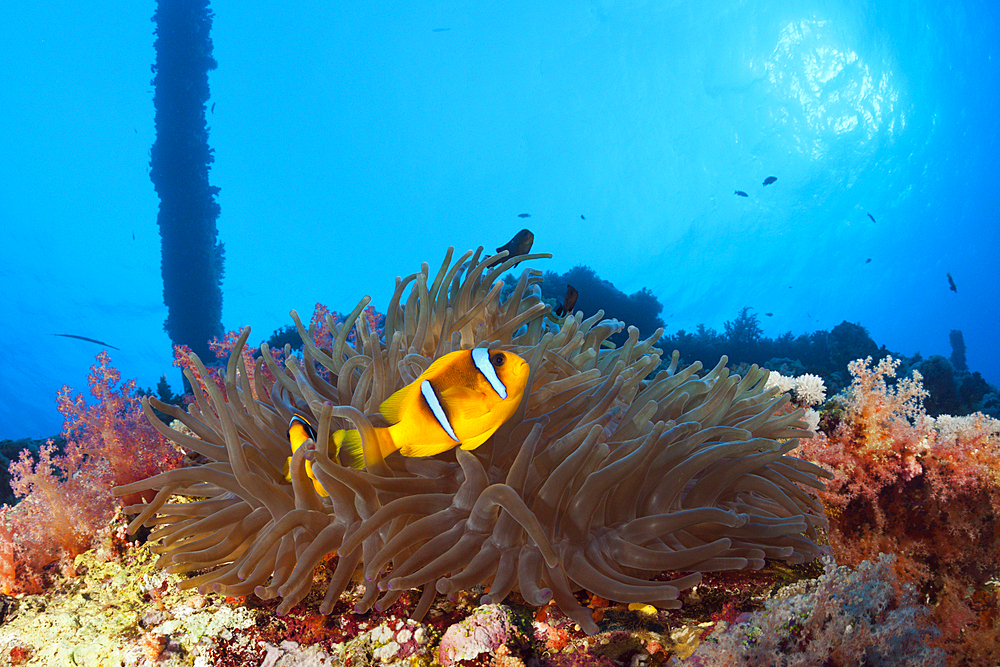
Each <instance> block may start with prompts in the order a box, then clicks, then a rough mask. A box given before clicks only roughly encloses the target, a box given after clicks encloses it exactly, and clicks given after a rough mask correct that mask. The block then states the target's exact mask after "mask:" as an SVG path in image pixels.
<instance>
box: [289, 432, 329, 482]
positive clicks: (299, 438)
mask: <svg viewBox="0 0 1000 667" xmlns="http://www.w3.org/2000/svg"><path fill="white" fill-rule="evenodd" d="M310 438H312V440H313V441H315V440H316V428H315V427H314V426H313V425H312V423H311V422H310V421H309V420H308V419H306V418H305V417H304V416H302V415H301V414H299V413H298V412H295V413H293V414H292V418H291V419H289V420H288V443H289V444H290V445H291V446H292V454H294V453H295V450H297V449H298V448H299V447H301V446H302V443H303V442H305V441H306V440H309V439H310ZM291 465H292V459H291V457H289V458H288V459H287V460H286V461H285V469H284V473H285V479H287V480H289V481H291V479H292V473H291V470H290V468H291ZM306 474H307V475H309V478H310V479H312V481H313V486H314V487H316V493H318V494H319V495H321V496H326V495H327V493H326V489H324V488H323V485H322V484H320V483H319V482H318V481H316V475H314V474H313V471H312V461H309V460H307V461H306Z"/></svg>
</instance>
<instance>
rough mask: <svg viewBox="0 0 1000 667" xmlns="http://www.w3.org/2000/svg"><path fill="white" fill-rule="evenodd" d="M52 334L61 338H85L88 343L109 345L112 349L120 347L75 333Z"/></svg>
mask: <svg viewBox="0 0 1000 667" xmlns="http://www.w3.org/2000/svg"><path fill="white" fill-rule="evenodd" d="M52 335H53V336H62V337H63V338H76V339H77V340H85V341H87V342H88V343H97V344H98V345H103V346H104V347H110V348H111V349H112V350H120V349H121V348H120V347H115V346H114V345H108V344H107V343H105V342H104V341H103V340H94V339H93V338H87V337H86V336H77V335H75V334H52Z"/></svg>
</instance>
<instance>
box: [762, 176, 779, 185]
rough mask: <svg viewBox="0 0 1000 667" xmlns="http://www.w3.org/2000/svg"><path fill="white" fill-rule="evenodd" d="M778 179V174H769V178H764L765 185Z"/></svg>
mask: <svg viewBox="0 0 1000 667" xmlns="http://www.w3.org/2000/svg"><path fill="white" fill-rule="evenodd" d="M776 180H778V177H777V176H768V177H767V178H765V179H764V185H770V184H771V183H774V182H775V181H776Z"/></svg>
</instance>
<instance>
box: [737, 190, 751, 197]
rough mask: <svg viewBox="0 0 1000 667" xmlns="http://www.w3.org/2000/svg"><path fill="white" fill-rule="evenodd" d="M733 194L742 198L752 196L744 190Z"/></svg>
mask: <svg viewBox="0 0 1000 667" xmlns="http://www.w3.org/2000/svg"><path fill="white" fill-rule="evenodd" d="M733 194H735V195H739V196H740V197H749V196H750V195H748V194H747V193H745V192H743V191H742V190H737V191H736V192H734V193H733Z"/></svg>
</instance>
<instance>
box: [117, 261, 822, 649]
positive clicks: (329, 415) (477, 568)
mask: <svg viewBox="0 0 1000 667" xmlns="http://www.w3.org/2000/svg"><path fill="white" fill-rule="evenodd" d="M481 252H482V248H480V249H479V250H478V251H476V252H475V253H474V254H473V253H472V252H471V251H470V252H468V253H466V254H464V255H463V256H462V257H460V258H459V259H458V260H457V261H455V262H454V263H452V254H453V249H449V250H448V253H447V255H446V256H445V260H444V262H443V263H442V265H441V268H440V269H439V270H438V272H437V274H436V275H435V276H434V277H433V279H432V278H431V274H430V273H429V270H428V266H427V264H424V265H423V267H422V270H421V271H420V272H419V273H415V274H413V275H411V276H408V277H407V278H403V279H397V281H396V290H395V294H394V296H393V298H392V301H391V303H390V304H389V308H388V310H387V312H386V322H385V331H384V335H380V333H379V332H377V331H371V330H369V329H368V327H367V325H366V324H365V322H364V321H363V319H359V317H358V316H359V314H360V313H361V311H362V309H363V308H364V307H365V306H366V305H367V304H368V301H369V299H368V298H367V297H366V298H365V299H362V301H361V303H360V304H359V305H358V306H357V308H355V310H354V311H353V313H352V314H351V315H350V316H349V317H348V318H346V320H345V321H344V324H343V325H342V326H337V325H336V323H335V322H333V321H332V320H328V321H327V325H328V326H329V327H330V328H331V331H334V332H335V341H334V343H333V345H332V348H331V349H320V348H319V347H317V346H316V344H315V343H314V342H313V336H312V335H311V332H307V331H306V330H305V329H304V327H303V326H302V323H301V321H300V319H299V318H298V316H297V315H296V313H295V312H294V311H293V312H292V318H293V320H294V321H295V324H296V326H297V328H298V331H299V334H300V336H301V337H302V339H303V341H304V348H303V352H302V357H301V358H298V357H296V356H292V355H291V354H290V350H288V349H287V348H286V355H285V358H286V361H285V363H284V365H283V367H281V366H279V365H278V364H277V363H276V362H275V361H274V357H273V356H272V355H271V354H270V351H269V350H268V348H267V346H266V345H265V346H263V347H262V350H261V355H260V356H259V357H258V358H257V359H256V362H255V366H256V368H255V369H254V370H255V371H256V372H254V373H252V377H253V378H254V384H255V387H254V388H253V389H255V391H256V395H257V397H258V399H257V400H255V399H254V398H253V396H254V391H252V388H251V386H250V380H249V379H248V378H249V377H251V374H250V373H248V372H247V370H248V369H247V368H246V366H245V365H244V361H243V355H241V354H239V350H240V349H241V348H242V346H243V345H244V343H245V341H246V339H247V336H248V335H249V329H247V330H244V332H243V335H242V336H241V338H240V340H239V342H238V344H237V347H236V349H235V351H234V353H233V354H232V355H231V356H230V358H229V365H228V369H227V373H226V381H225V387H224V389H222V388H219V387H217V386H215V385H214V384H213V383H207V385H206V386H207V392H208V393H207V395H205V394H201V395H199V396H198V397H197V402H195V403H192V404H191V406H190V408H189V409H188V411H187V412H184V411H183V410H180V409H179V408H174V407H171V406H167V405H164V404H162V403H160V402H158V401H157V400H156V399H154V398H150V399H149V401H148V403H146V404H145V406H144V407H145V409H146V413H147V415H148V416H149V418H150V420H151V421H152V422H153V423H154V424H155V425H156V426H157V428H158V429H159V430H160V432H161V433H163V434H164V435H166V436H167V437H169V438H170V439H172V440H173V441H174V442H176V443H177V444H179V445H182V446H184V447H187V448H189V449H191V450H193V451H195V452H197V453H199V454H201V455H202V456H204V457H205V458H206V459H207V462H205V463H204V464H202V465H195V466H191V467H186V468H181V469H178V470H172V471H169V472H166V473H163V474H160V475H156V476H154V477H151V478H149V479H146V480H144V481H141V482H137V483H135V484H129V485H126V486H123V487H119V488H118V489H117V491H116V492H117V493H118V494H119V495H122V494H126V493H134V492H136V491H142V490H148V489H157V494H156V497H155V499H154V500H153V501H152V502H150V503H148V504H143V505H135V506H132V507H130V508H128V509H129V510H130V511H131V512H137V513H138V516H137V517H136V518H135V519H134V520H133V522H132V524H131V526H130V529H131V530H133V531H134V530H136V529H138V527H139V526H140V525H141V524H147V525H150V526H155V529H154V530H153V531H152V534H151V536H150V537H151V539H153V540H157V541H158V542H159V543H158V544H156V545H154V546H153V547H152V548H153V550H154V551H155V552H157V553H159V554H160V557H159V564H160V565H161V566H163V567H165V568H166V569H167V570H169V571H171V572H195V571H201V573H200V574H196V575H194V576H192V577H191V578H189V579H187V580H185V581H184V582H183V584H182V586H183V587H185V588H193V587H197V588H198V589H199V590H200V591H203V592H204V591H210V590H214V591H217V592H219V593H223V594H226V595H248V594H250V593H256V595H258V596H259V597H261V598H265V599H267V598H274V597H278V596H281V597H282V598H283V600H282V601H281V603H280V604H279V605H278V608H277V612H278V613H279V614H282V613H286V612H288V611H289V610H290V609H291V608H292V607H293V606H294V605H295V604H297V603H298V602H300V601H301V600H302V599H303V598H304V597H305V596H306V594H307V593H308V592H309V590H310V588H311V587H312V585H313V576H312V575H313V569H314V568H315V567H316V565H317V564H319V563H320V562H322V561H323V559H324V558H325V557H326V556H327V555H328V554H330V553H334V552H335V553H336V554H337V555H338V557H339V559H338V561H337V565H336V569H335V571H334V572H333V574H332V577H331V580H330V582H329V585H328V589H327V592H326V597H325V599H324V600H323V602H322V603H321V605H320V611H322V612H323V613H329V612H330V611H331V609H332V608H333V606H334V604H335V603H336V601H337V600H338V598H339V596H340V595H341V593H342V592H343V591H344V590H345V588H346V586H347V585H348V584H349V583H350V581H351V579H352V577H353V576H354V575H355V572H356V570H358V569H359V567H360V572H361V574H362V576H363V578H364V579H363V580H364V584H365V594H364V595H363V597H362V599H361V600H360V601H359V602H358V603H357V604H356V606H355V608H356V611H358V612H365V611H367V610H369V609H371V608H372V606H375V607H376V608H377V609H385V608H386V607H387V606H389V605H390V604H392V603H393V602H394V601H396V600H397V599H398V598H399V597H400V595H401V594H402V593H403V592H404V591H406V590H409V589H413V588H419V587H422V588H423V590H422V593H421V596H420V599H419V602H418V603H417V605H416V607H415V609H414V611H413V617H414V618H415V619H419V618H421V617H422V616H423V615H424V614H425V613H426V612H427V610H428V609H429V608H430V606H431V603H432V602H433V600H434V597H435V595H436V594H437V593H442V594H447V595H453V594H455V593H457V592H458V591H461V590H466V589H469V588H472V587H473V586H476V585H487V586H489V592H488V593H487V594H486V595H484V596H483V599H482V601H483V603H491V602H492V603H496V602H502V601H503V600H504V598H506V596H507V595H508V594H509V593H511V592H512V591H517V592H518V593H520V595H521V596H522V597H523V598H524V599H525V600H526V601H527V602H529V603H530V604H533V605H543V604H546V603H547V602H549V601H550V600H554V602H555V603H556V604H557V605H558V606H559V607H560V608H561V609H562V611H563V612H564V613H566V614H567V615H569V616H570V617H571V618H573V619H574V620H575V621H576V622H577V623H579V624H580V626H581V627H582V628H583V629H584V630H585V631H586V632H588V633H590V634H593V633H595V632H597V625H596V624H595V623H594V621H593V619H592V617H591V613H590V610H588V609H586V608H585V607H583V606H581V605H580V604H579V603H578V602H577V600H576V597H575V595H574V593H575V592H576V591H578V590H580V589H586V590H588V591H591V592H593V593H595V594H596V595H599V596H601V597H604V598H608V599H611V600H617V601H620V602H625V603H631V602H643V603H649V604H652V605H655V606H657V607H660V608H677V607H679V606H680V602H679V600H678V595H679V592H680V591H681V590H682V589H685V588H688V587H690V586H693V585H695V584H697V583H698V582H699V581H700V578H701V574H700V573H701V572H706V571H715V570H733V569H744V568H760V567H762V566H763V564H764V559H765V558H778V559H784V560H785V561H788V562H790V563H798V562H803V561H805V560H809V559H812V558H815V557H816V556H817V555H819V554H820V553H821V549H820V547H818V546H817V544H816V542H815V540H816V537H817V528H819V527H822V526H825V525H826V520H825V517H824V514H823V509H822V506H821V504H820V503H819V502H818V501H817V500H816V498H815V497H814V496H813V495H812V494H810V493H807V492H806V491H805V490H804V488H803V487H813V488H822V487H823V484H822V483H821V482H820V481H819V480H818V479H817V478H818V477H820V476H826V473H825V472H824V471H823V470H822V469H820V468H818V467H817V466H815V465H813V464H811V463H809V462H807V461H804V460H802V459H799V458H797V457H794V456H789V455H787V454H788V453H789V452H790V451H791V450H793V449H794V448H795V447H796V446H797V444H798V441H797V439H796V438H797V437H800V436H803V437H808V435H809V433H808V431H806V430H805V428H804V426H805V425H804V424H803V423H802V422H801V421H800V417H801V415H802V410H795V411H793V412H787V411H785V410H782V408H783V406H784V404H785V403H786V402H787V401H788V400H789V397H788V396H787V395H786V394H779V393H778V392H776V391H774V390H767V389H765V382H766V378H767V371H764V370H761V369H758V368H757V367H756V366H754V367H752V368H751V369H750V371H749V372H748V373H747V374H746V376H745V377H740V376H738V375H732V374H730V372H729V371H728V369H726V368H725V362H726V359H725V358H723V359H722V360H721V361H720V362H719V364H718V366H716V367H715V368H714V369H712V370H710V371H708V372H707V373H705V374H703V375H701V376H699V375H698V372H699V371H700V370H701V364H700V363H697V362H696V363H695V364H693V365H691V366H689V367H687V368H685V369H682V370H678V368H677V360H678V354H677V353H676V352H675V353H674V356H673V360H672V363H671V364H670V366H669V368H668V369H667V370H664V371H660V372H659V373H657V374H656V376H655V377H652V378H648V377H647V376H649V374H650V373H651V372H652V371H653V370H655V369H656V368H657V367H658V366H659V362H660V355H661V351H660V350H658V349H656V348H655V347H653V345H654V343H655V341H656V340H657V339H658V338H659V336H660V335H661V334H662V331H657V332H655V333H654V334H653V335H652V336H651V337H650V338H648V339H646V340H642V341H640V340H639V332H638V331H637V330H636V329H635V328H634V327H629V328H628V336H629V337H628V340H627V341H626V342H625V344H624V345H623V346H622V347H620V348H613V347H609V346H608V344H606V343H605V341H606V339H607V338H608V337H609V336H610V335H612V334H614V333H616V332H618V331H621V330H622V329H623V328H624V325H623V324H622V323H620V322H617V321H613V320H603V321H602V319H601V318H602V316H603V314H602V313H601V312H598V313H597V314H596V315H594V316H592V317H589V318H586V319H584V318H583V316H582V314H581V313H576V314H570V315H568V316H566V317H565V318H564V319H560V320H558V321H557V322H555V323H554V320H553V318H552V316H551V314H550V308H549V306H547V305H545V304H544V303H542V302H540V300H539V299H538V298H537V297H536V296H532V295H531V290H530V287H531V286H532V285H533V284H535V283H537V282H538V281H539V280H540V272H538V271H535V270H530V269H525V270H524V271H523V272H522V273H521V276H520V279H519V280H518V282H517V285H516V287H515V288H514V290H513V292H512V294H511V295H510V296H509V297H508V298H506V299H505V300H503V301H501V298H500V290H501V288H502V283H501V282H499V281H498V277H499V276H501V275H503V272H504V271H507V270H509V269H510V268H512V267H513V266H515V265H517V264H518V263H520V262H522V261H525V260H529V259H537V258H540V257H549V255H522V256H518V257H512V258H506V257H505V253H500V254H498V255H493V256H491V257H487V258H485V259H481V258H480V255H481ZM407 288H409V293H408V294H407V293H406V292H407ZM352 327H356V329H357V337H356V343H355V344H354V345H353V346H352V345H349V344H347V342H346V339H347V335H348V332H349V330H350V329H351V328H352ZM477 346H489V347H490V348H491V349H503V350H509V351H512V352H514V353H516V354H518V355H520V356H521V357H523V358H524V359H526V360H528V362H529V364H530V369H531V375H530V379H529V384H528V390H526V391H525V393H524V397H523V399H522V401H521V404H520V406H519V408H518V410H517V412H516V413H515V414H514V416H513V417H512V418H511V419H510V420H509V421H507V422H506V423H505V424H504V425H503V426H502V427H501V428H500V429H499V430H498V431H497V432H496V433H495V434H494V435H493V436H492V437H491V438H490V439H489V440H488V441H487V442H486V443H485V444H483V445H481V446H480V447H478V448H477V449H475V450H474V451H463V450H461V449H457V448H456V449H452V450H449V451H446V452H444V453H442V454H439V455H437V456H435V457H430V458H408V457H403V456H401V455H400V454H399V453H393V454H391V455H389V456H387V457H385V458H383V457H382V455H381V454H380V453H379V448H378V446H377V444H375V438H374V434H373V433H372V431H371V429H372V428H373V427H375V426H379V425H384V423H385V422H384V421H383V420H382V418H381V416H380V415H379V414H378V406H379V404H380V403H381V402H382V401H383V400H384V399H386V398H387V397H389V396H390V395H391V394H392V393H393V392H394V391H396V390H397V389H399V388H400V387H402V386H404V385H406V384H408V383H409V382H412V381H413V380H414V379H415V378H416V377H417V376H418V375H419V374H420V373H421V372H422V371H423V370H424V369H426V368H427V367H428V366H429V365H430V363H431V362H432V361H433V360H434V359H436V358H438V357H440V356H442V355H444V354H447V353H449V352H451V351H453V350H458V349H469V348H473V347H477ZM192 361H193V363H194V364H195V366H196V367H197V368H198V369H200V371H201V372H202V374H203V375H205V370H204V367H203V366H202V364H201V362H200V361H199V360H198V359H197V358H196V357H195V358H193V359H192ZM265 364H266V365H267V367H268V368H269V369H270V371H271V373H272V374H273V376H274V377H276V380H275V381H274V382H273V383H267V382H265V380H264V378H265V373H264V372H262V371H263V367H264V365H265ZM320 367H322V368H325V369H327V371H328V372H329V377H330V378H331V379H330V381H326V380H324V379H323V377H322V376H323V375H324V374H325V373H323V372H321V370H320ZM268 385H269V386H268ZM192 386H196V385H195V383H194V382H192ZM153 407H156V408H157V409H159V410H162V411H163V412H165V413H167V414H168V415H170V416H172V417H175V418H177V419H179V420H180V421H181V422H183V423H184V424H185V425H186V426H187V427H188V428H190V430H191V431H192V432H193V433H194V434H195V436H190V435H185V434H183V433H181V432H179V431H175V430H172V429H170V428H169V427H167V426H166V425H164V424H162V423H161V422H160V421H159V420H158V419H157V418H156V417H155V415H154V413H153V411H152V408H153ZM293 411H299V412H302V413H303V414H306V415H309V416H311V417H312V419H314V420H315V421H314V423H315V424H317V430H318V437H317V442H319V443H327V442H329V437H330V434H331V433H332V432H333V431H334V430H335V429H338V428H356V429H358V430H359V431H360V433H361V437H362V441H363V444H364V454H365V463H366V466H365V469H362V470H357V469H352V468H350V467H346V466H344V465H342V464H341V462H340V461H338V460H336V459H337V457H336V455H332V458H331V452H330V451H328V447H326V446H320V447H316V446H315V444H314V443H311V442H308V441H307V444H306V445H305V446H303V447H300V448H299V449H298V450H297V451H296V452H295V455H294V456H292V457H291V466H290V470H291V481H290V482H289V481H287V480H286V479H285V477H284V475H283V474H282V467H283V466H284V464H285V461H286V460H287V458H288V457H289V456H290V455H291V451H290V447H289V444H288V442H287V440H286V437H285V430H286V425H287V423H288V420H289V418H290V416H291V414H292V412H293ZM779 439H780V442H779ZM307 458H308V459H309V460H311V461H312V470H313V471H314V473H315V475H316V477H317V479H318V481H319V482H320V483H321V484H322V486H323V488H324V489H325V490H326V491H327V493H328V496H327V497H323V496H321V495H319V494H318V493H317V492H316V490H315V488H314V485H313V483H312V480H311V479H309V478H308V477H307V476H306V473H305V466H304V464H305V461H306V459H307ZM174 495H181V496H187V497H188V498H189V499H191V500H192V501H191V502H173V503H168V500H169V499H170V497H171V496H174ZM665 571H674V572H681V573H687V574H684V575H683V576H678V578H675V579H673V580H671V581H655V580H654V578H655V577H657V576H658V575H660V574H661V573H663V572H665Z"/></svg>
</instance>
